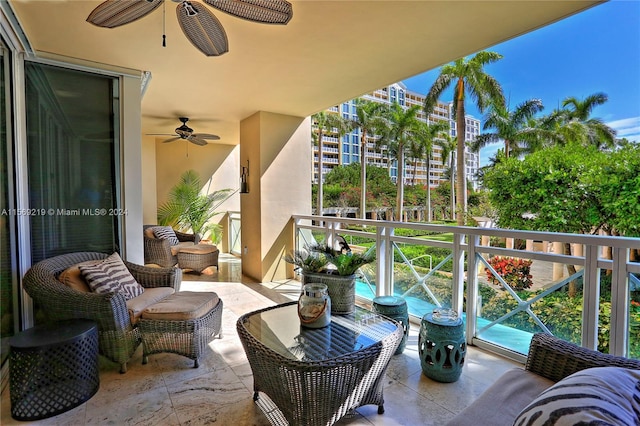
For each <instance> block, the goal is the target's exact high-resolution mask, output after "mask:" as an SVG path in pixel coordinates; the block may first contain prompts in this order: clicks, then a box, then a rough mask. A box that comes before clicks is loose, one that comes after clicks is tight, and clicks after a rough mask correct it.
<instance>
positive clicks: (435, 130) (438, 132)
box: [410, 121, 449, 222]
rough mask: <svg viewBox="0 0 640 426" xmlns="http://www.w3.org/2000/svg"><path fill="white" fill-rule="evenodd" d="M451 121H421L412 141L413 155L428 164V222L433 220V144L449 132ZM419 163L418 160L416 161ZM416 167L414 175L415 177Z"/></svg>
mask: <svg viewBox="0 0 640 426" xmlns="http://www.w3.org/2000/svg"><path fill="white" fill-rule="evenodd" d="M448 131H449V123H445V122H443V121H437V122H435V123H431V124H430V123H428V122H423V121H421V122H420V123H419V124H418V125H417V131H416V133H415V135H414V138H413V141H412V143H411V149H410V152H411V155H412V156H413V157H414V158H415V159H416V160H418V159H424V160H425V164H426V169H427V170H426V173H427V188H426V190H427V200H426V204H427V205H426V208H427V222H431V220H432V215H431V157H432V156H433V146H434V145H435V144H438V140H442V138H443V137H445V136H446V135H447V134H448ZM416 163H417V161H416ZM415 175H416V172H415V167H414V171H413V176H414V179H415Z"/></svg>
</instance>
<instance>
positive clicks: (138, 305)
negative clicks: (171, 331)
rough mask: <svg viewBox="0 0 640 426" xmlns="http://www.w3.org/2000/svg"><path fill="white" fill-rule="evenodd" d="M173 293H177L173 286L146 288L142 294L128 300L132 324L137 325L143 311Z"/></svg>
mask: <svg viewBox="0 0 640 426" xmlns="http://www.w3.org/2000/svg"><path fill="white" fill-rule="evenodd" d="M173 293H175V291H174V289H173V288H172V287H151V288H147V289H145V291H144V293H142V294H141V295H140V296H138V297H134V298H133V299H130V300H127V310H128V311H129V319H130V320H131V324H132V325H135V324H137V323H138V320H139V319H140V316H141V315H142V311H144V310H145V309H147V308H148V307H149V306H151V305H153V304H155V303H158V302H159V301H161V300H162V299H165V298H166V297H169V296H171V295H172V294H173Z"/></svg>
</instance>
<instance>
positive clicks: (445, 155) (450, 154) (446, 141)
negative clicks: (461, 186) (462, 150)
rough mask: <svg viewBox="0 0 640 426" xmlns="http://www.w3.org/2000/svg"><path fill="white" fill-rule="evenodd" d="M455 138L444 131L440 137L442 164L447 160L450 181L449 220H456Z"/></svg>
mask: <svg viewBox="0 0 640 426" xmlns="http://www.w3.org/2000/svg"><path fill="white" fill-rule="evenodd" d="M457 144H458V142H457V138H454V137H451V135H450V134H449V133H446V134H445V135H443V137H442V142H440V146H441V147H442V164H444V163H446V162H447V159H448V160H449V182H450V183H451V220H456V184H455V182H456V179H455V176H456V173H455V167H456V162H455V158H456V147H457Z"/></svg>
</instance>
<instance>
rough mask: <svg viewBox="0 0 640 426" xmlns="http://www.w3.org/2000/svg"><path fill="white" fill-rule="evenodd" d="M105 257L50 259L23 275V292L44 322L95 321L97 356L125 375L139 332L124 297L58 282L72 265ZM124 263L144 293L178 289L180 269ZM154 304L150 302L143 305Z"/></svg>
mask: <svg viewBox="0 0 640 426" xmlns="http://www.w3.org/2000/svg"><path fill="white" fill-rule="evenodd" d="M106 257H107V255H106V254H104V253H94V252H79V253H71V254H65V255H61V256H56V257H52V258H50V259H46V260H43V261H40V262H38V263H36V264H35V265H33V266H32V267H31V268H30V269H29V271H27V273H26V274H25V276H24V281H23V284H24V289H25V291H26V292H27V293H28V294H29V296H31V298H33V300H34V301H35V303H36V304H37V305H38V306H39V307H40V308H41V309H42V312H43V313H44V314H45V316H46V320H52V321H57V320H65V319H73V318H86V319H91V320H93V321H95V322H96V323H97V324H98V336H99V350H100V353H101V354H102V355H104V356H105V357H106V358H108V359H110V360H111V361H114V362H116V363H118V364H120V371H121V372H122V373H124V372H126V371H127V361H128V360H129V359H130V358H131V356H132V355H133V353H134V352H135V350H136V348H137V347H138V345H139V344H140V343H141V337H140V331H139V330H138V327H137V326H136V325H135V324H133V323H132V320H131V316H130V309H129V308H128V306H127V301H126V300H125V297H124V296H123V295H122V294H120V293H105V294H99V293H92V292H82V291H79V290H76V289H73V288H70V287H68V286H66V285H65V284H63V283H62V282H61V281H60V280H59V279H58V277H59V275H60V274H61V273H62V272H63V271H65V270H67V269H68V268H70V267H72V266H73V265H77V264H78V263H81V262H85V261H89V260H100V259H105V258H106ZM124 263H125V265H126V266H127V269H129V272H131V274H132V275H133V277H134V278H135V280H136V281H137V282H138V283H139V284H140V285H142V286H143V287H145V289H149V288H158V287H169V288H172V289H173V291H178V290H179V289H180V283H181V281H182V271H181V270H180V269H177V268H148V267H144V266H140V265H136V264H133V263H130V262H126V261H125V262H124ZM173 291H171V292H169V291H168V290H167V291H166V293H167V295H168V294H170V293H173ZM161 292H162V291H161ZM145 293H147V292H145ZM156 301H157V300H156ZM129 302H131V301H129ZM154 302H155V301H153V300H151V301H148V302H147V303H154Z"/></svg>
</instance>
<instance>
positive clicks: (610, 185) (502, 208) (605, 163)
mask: <svg viewBox="0 0 640 426" xmlns="http://www.w3.org/2000/svg"><path fill="white" fill-rule="evenodd" d="M639 176H640V147H638V145H629V146H627V147H624V148H621V149H619V150H617V151H614V152H612V153H611V152H603V151H599V150H598V149H597V147H595V146H586V147H585V146H583V145H578V144H576V143H574V144H569V145H567V146H556V147H552V148H547V149H544V150H542V151H538V152H535V153H533V154H530V155H528V156H526V157H525V158H524V159H522V160H519V159H517V158H509V159H501V160H500V161H498V162H497V163H496V164H495V165H494V166H493V168H491V169H489V170H487V171H486V173H485V175H484V184H485V187H486V188H488V189H489V190H490V200H491V202H492V204H493V205H494V207H495V208H496V210H497V213H498V224H499V225H500V226H502V227H505V228H514V229H527V230H538V231H551V232H572V233H595V232H597V231H598V230H600V229H604V230H606V231H608V232H615V233H621V234H624V235H628V236H638V235H640V177H639Z"/></svg>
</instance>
